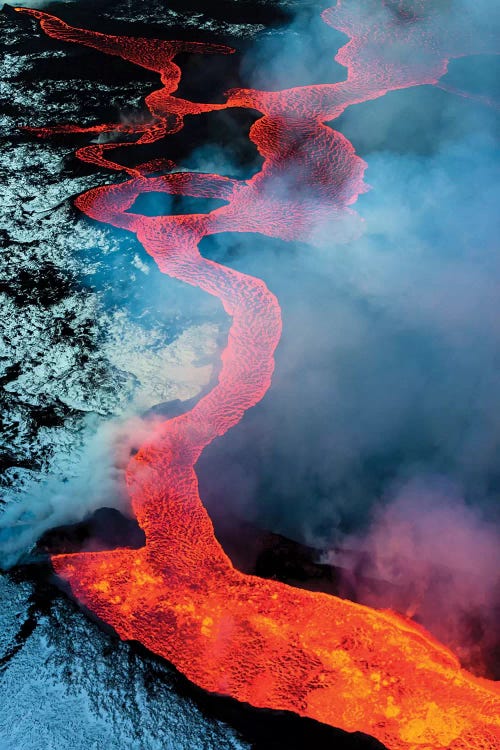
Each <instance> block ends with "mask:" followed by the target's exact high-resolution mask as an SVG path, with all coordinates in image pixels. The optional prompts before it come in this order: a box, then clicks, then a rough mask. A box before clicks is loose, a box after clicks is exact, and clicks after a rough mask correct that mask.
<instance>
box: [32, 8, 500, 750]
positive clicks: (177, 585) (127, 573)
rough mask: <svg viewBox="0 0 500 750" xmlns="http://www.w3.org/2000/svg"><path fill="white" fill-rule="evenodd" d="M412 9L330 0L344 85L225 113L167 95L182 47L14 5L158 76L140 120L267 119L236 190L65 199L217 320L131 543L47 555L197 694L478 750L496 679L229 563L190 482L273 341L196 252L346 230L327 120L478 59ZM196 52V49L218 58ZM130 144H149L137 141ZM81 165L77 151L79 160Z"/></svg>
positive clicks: (341, 152) (147, 476) (341, 166)
mask: <svg viewBox="0 0 500 750" xmlns="http://www.w3.org/2000/svg"><path fill="white" fill-rule="evenodd" d="M374 5H376V6H380V7H385V6H386V5H387V4H386V3H384V2H382V3H375V0H374ZM414 5H415V6H416V8H417V10H418V13H415V14H413V16H412V15H408V14H406V15H404V14H403V16H402V18H400V19H399V20H398V19H397V17H396V21H395V20H394V15H391V14H389V15H388V14H387V13H386V12H385V11H384V12H381V13H379V14H378V15H376V16H375V17H374V18H372V19H371V22H372V23H371V24H366V22H365V21H364V17H363V15H362V14H361V13H359V9H358V13H356V12H355V11H356V7H357V3H356V2H354V0H353V2H351V3H346V2H343V1H340V0H339V2H338V3H337V6H336V7H335V8H332V9H330V10H329V11H325V14H324V15H323V18H324V20H325V21H326V22H327V23H329V24H331V25H332V26H335V28H339V29H340V30H342V31H345V33H347V34H348V36H349V37H350V41H349V42H348V43H347V44H346V45H345V46H344V47H343V48H342V49H341V50H340V51H339V53H338V54H337V58H336V59H337V60H338V61H339V62H342V63H343V64H345V65H346V67H347V69H348V76H347V80H346V81H345V82H341V83H339V84H332V85H322V86H309V87H303V88H299V89H290V90H288V91H282V92H262V91H252V90H249V89H238V90H235V91H232V92H230V93H229V95H228V100H227V102H226V104H224V105H209V104H208V105H199V104H193V103H191V102H187V101H185V100H183V99H179V98H176V97H174V96H172V94H173V92H174V91H175V90H176V88H177V85H178V81H179V77H180V69H179V68H178V67H177V66H176V65H175V64H174V63H173V62H172V57H173V51H175V50H177V49H179V48H178V47H177V46H176V45H179V44H186V43H177V42H160V41H158V40H145V39H132V38H127V37H116V36H110V35H105V34H98V33H97V32H91V31H86V30H82V29H76V28H73V27H70V26H68V25H67V24H64V23H63V22H62V21H60V20H59V19H56V18H54V17H53V16H49V15H47V14H44V13H41V12H40V11H25V12H28V13H30V14H31V15H33V16H35V17H36V18H38V19H39V20H40V21H41V23H42V26H43V28H44V30H45V31H46V33H48V34H49V35H51V36H53V37H55V38H58V39H61V40H65V41H72V42H78V43H82V44H86V45H88V46H91V47H94V48H96V49H99V50H100V51H103V52H106V53H107V54H115V55H119V56H120V57H123V58H124V59H127V60H130V61H132V62H134V63H136V64H139V65H142V66H143V67H147V68H149V69H150V70H155V71H156V72H158V73H159V74H160V77H161V80H162V84H163V88H162V89H160V90H159V91H156V92H153V94H150V95H149V96H148V97H147V98H146V104H147V106H148V108H149V110H150V112H151V115H152V116H153V118H155V122H157V121H158V118H164V120H165V121H166V122H168V121H169V120H168V118H170V117H174V119H175V118H178V119H176V120H175V122H176V123H177V124H176V127H177V126H180V127H182V122H183V117H184V116H185V115H186V114H201V113H202V112H204V111H209V110H210V109H216V108H219V109H220V108H225V107H230V106H247V107H254V108H257V109H258V110H260V111H261V112H262V114H263V117H262V118H261V119H260V120H258V121H257V122H256V123H255V124H254V126H253V127H252V129H251V131H250V138H251V140H252V141H253V142H254V143H255V145H256V146H257V148H258V149H259V152H260V153H261V154H262V156H263V157H264V164H263V167H262V169H261V171H260V172H258V173H257V174H256V175H254V177H252V178H251V179H249V180H242V181H238V180H229V179H228V178H225V177H222V176H219V175H201V174H196V173H186V172H184V173H175V172H174V173H170V174H165V175H163V176H161V177H147V176H146V174H147V170H141V169H138V170H137V171H136V172H134V173H133V174H132V179H128V180H127V181H125V182H123V183H121V184H118V185H104V186H101V187H97V188H94V189H92V190H89V191H87V192H86V193H83V194H82V195H81V196H79V197H78V198H77V199H76V205H77V206H78V207H79V208H80V209H81V210H82V211H83V212H84V213H86V214H87V215H88V216H90V217H92V218H94V219H97V220H99V221H103V222H106V223H109V224H112V225H114V226H118V227H122V228H125V229H128V230H129V231H132V232H134V233H136V235H137V237H138V239H139V240H140V242H141V243H142V245H143V247H144V248H145V250H146V252H148V253H149V254H150V255H151V256H152V257H153V258H154V259H155V260H156V262H157V264H158V266H159V268H160V270H161V271H163V272H164V273H166V274H168V275H170V276H172V277H174V278H176V279H179V280H181V281H183V282H185V283H188V284H191V285H194V286H197V287H199V288H200V289H202V290H203V291H205V292H207V293H209V294H212V295H214V296H216V297H217V298H218V299H220V301H221V303H222V304H223V306H224V309H225V310H226V312H227V314H228V315H229V316H230V317H231V318H232V326H231V329H230V333H229V339H228V345H227V348H226V350H225V351H224V352H223V354H222V367H221V371H220V374H219V379H218V382H217V384H216V386H215V387H214V388H213V389H212V391H211V392H210V393H208V394H207V395H206V396H205V397H204V398H202V399H201V400H200V401H199V402H198V403H197V405H196V406H195V407H194V408H193V409H192V410H191V411H190V412H187V413H185V414H183V415H182V416H180V417H176V418H174V419H171V420H169V421H167V422H165V423H163V424H162V425H160V426H159V427H158V428H157V429H156V431H155V432H154V433H153V434H152V435H151V438H150V440H148V442H147V443H146V444H144V445H143V446H142V447H141V449H140V450H139V452H138V453H137V454H136V455H135V456H134V457H133V458H132V460H131V461H130V464H129V466H128V471H127V482H128V488H129V492H130V496H131V499H132V505H133V509H134V513H135V514H136V516H137V520H138V522H139V524H140V525H141V527H142V528H143V529H144V531H145V535H146V544H145V546H144V547H143V548H141V549H139V550H135V549H134V550H130V549H116V550H113V551H105V552H87V553H78V554H72V555H57V556H54V557H53V565H54V568H55V570H56V572H57V573H58V574H59V575H60V576H61V577H62V578H64V579H65V580H66V581H68V582H69V584H70V585H71V588H72V591H73V593H74V595H75V596H76V597H77V598H78V599H79V600H80V601H81V602H82V603H83V604H84V605H85V606H86V607H87V608H88V609H90V610H91V611H92V612H94V613H95V614H96V615H97V616H98V617H100V618H101V619H102V620H103V621H105V622H107V623H108V624H110V625H111V626H112V627H113V628H114V629H115V630H116V632H117V633H118V634H119V636H120V637H121V638H124V639H135V640H138V641H140V642H142V643H143V644H144V645H145V646H146V647H148V648H149V649H151V650H152V651H153V652H155V653H157V654H159V655H160V656H163V657H165V658H166V659H168V660H169V661H171V662H172V663H173V664H175V666H176V667H177V668H178V669H179V670H180V671H182V672H183V673H184V674H185V675H186V676H187V677H188V678H189V679H190V680H192V681H193V682H195V683H196V684H198V685H200V686H201V687H203V688H204V689H206V690H209V691H213V692H217V693H222V694H225V695H230V696H233V697H235V698H237V699H239V700H241V701H247V702H249V703H251V704H252V705H254V706H258V707H270V708H274V709H281V710H283V709H286V710H291V711H295V712H296V713H298V714H300V715H303V716H309V717H312V718H315V719H318V720H319V721H322V722H325V723H328V724H331V725H333V726H336V727H340V728H342V729H345V730H347V731H363V732H366V733H368V734H371V735H373V736H375V737H377V738H379V739H380V740H381V741H382V742H384V743H385V744H386V745H387V746H388V747H389V748H391V749H392V750H416V748H420V750H437V749H438V748H450V750H464V749H465V748H470V749H471V750H479V748H494V747H496V746H498V743H500V718H499V716H500V696H499V690H498V686H497V685H495V683H492V682H488V681H487V680H482V679H479V678H475V677H473V676H472V675H470V674H469V673H468V672H466V671H465V670H463V669H461V668H460V665H459V663H458V660H457V659H456V657H455V656H454V655H453V654H452V653H451V652H450V651H449V650H448V649H446V648H445V647H444V646H443V645H441V644H439V643H438V642H436V641H435V640H434V639H433V638H432V636H431V635H430V634H429V633H427V632H425V631H424V630H423V629H421V628H420V627H418V626H417V625H416V624H415V623H413V622H411V621H410V620H407V619H404V618H403V617H401V616H399V615H397V614H395V613H392V612H385V611H377V610H373V609H370V608H368V607H364V606H361V605H358V604H354V603H352V602H349V601H347V600H342V599H338V598H336V597H333V596H329V595H326V594H321V593H317V592H309V591H304V590H299V589H294V588H291V587H289V586H286V585H285V584H282V583H279V582H277V581H268V580H262V579H259V578H256V577H254V576H248V575H244V574H242V573H240V572H239V571H237V570H235V569H234V568H233V566H232V564H231V562H230V560H229V559H228V557H227V556H226V554H225V553H224V551H223V549H222V548H221V547H220V545H219V543H218V542H217V540H216V539H215V536H214V531H213V527H212V523H211V521H210V518H209V516H208V514H207V512H206V510H205V508H204V507H203V504H202V501H201V499H200V496H199V491H198V483H197V477H196V473H195V464H196V461H197V460H198V458H199V456H200V454H201V452H202V450H203V448H204V447H205V446H206V445H207V444H209V443H210V442H211V441H212V440H214V439H215V438H216V437H218V436H220V435H222V434H224V433H225V432H226V431H227V430H229V429H230V428H231V427H232V426H233V425H235V424H237V422H238V421H239V420H240V419H241V418H242V416H243V413H244V412H245V411H246V410H247V409H249V408H251V407H252V406H253V405H255V404H256V403H257V402H258V401H259V400H260V399H262V398H263V396H264V395H265V393H266V391H267V389H268V388H269V386H270V382H271V376H272V372H273V366H274V360H273V355H274V350H275V347H276V345H277V343H278V341H279V337H280V332H281V316H280V309H279V305H278V302H277V300H276V298H275V297H274V295H273V294H272V293H271V292H270V291H269V290H268V289H267V287H266V286H265V284H264V283H263V282H262V281H261V280H259V279H256V278H253V277H251V276H248V275H245V274H242V273H238V272H237V271H234V270H232V269H229V268H226V267H223V266H221V265H219V264H217V263H214V262H212V261H209V260H207V259H205V258H203V257H202V256H201V254H200V252H199V242H200V240H201V239H202V238H203V237H205V236H207V235H210V234H214V233H218V232H227V231H238V232H249V231H251V232H257V233H261V234H264V235H268V236H273V237H279V238H281V239H285V240H287V239H288V240H292V239H302V240H306V241H309V242H311V243H314V242H321V241H322V238H323V236H324V235H325V234H326V235H327V236H328V235H329V233H331V232H335V235H336V236H338V234H339V232H340V231H341V228H342V234H344V233H345V221H346V219H348V220H349V223H350V222H354V223H355V222H356V214H355V213H354V212H353V211H352V209H350V208H349V206H350V205H351V204H352V203H354V202H355V201H356V199H357V196H358V195H359V193H360V192H361V191H362V190H363V189H365V186H364V183H363V173H364V169H365V166H366V165H365V163H364V162H363V161H362V160H361V159H360V158H359V157H358V156H356V154H355V152H354V149H353V147H352V145H351V144H350V143H349V142H348V141H347V140H346V139H345V138H344V137H343V136H342V135H341V134H340V133H336V132H335V131H333V130H332V129H331V128H329V127H327V126H325V125H324V120H325V119H327V118H328V117H331V116H332V112H333V113H336V114H338V113H339V112H340V111H342V110H343V109H344V108H345V107H346V106H349V105H350V104H354V103H356V102H359V101H365V100H367V99H370V98H374V97H376V96H382V95H383V94H384V93H385V92H386V91H388V90H392V89H396V88H405V87H407V86H412V85H417V84H420V83H437V81H438V80H439V78H440V76H441V75H443V72H445V71H446V65H447V60H448V59H449V58H450V57H453V56H460V55H461V54H466V53H470V51H471V50H472V49H474V50H475V49H477V43H474V44H475V45H476V46H474V44H473V43H472V41H471V40H470V39H469V38H468V37H466V36H465V37H464V36H463V35H462V36H460V35H459V34H457V33H455V32H454V31H453V29H452V30H451V32H450V31H447V32H444V31H443V30H442V29H441V28H440V27H439V25H438V24H436V17H437V16H436V14H435V13H434V11H433V7H434V6H432V4H430V3H426V2H424V1H423V0H415V3H414ZM380 7H379V9H380ZM391 7H392V4H391ZM353 9H354V10H353ZM391 13H392V11H391ZM452 32H453V33H452ZM395 37H397V38H398V39H401V38H403V41H404V43H405V45H406V47H405V49H407V53H408V54H407V55H405V57H404V59H403V60H401V59H400V57H401V56H400V45H398V54H397V55H396V54H392V53H391V42H392V41H393V40H394V38H395ZM489 44H490V42H489V41H488V44H486V45H485V46H488V45H489ZM202 47H203V49H202V50H201V49H196V50H194V47H193V49H192V51H203V52H207V51H221V50H220V48H216V47H215V46H214V48H213V50H210V49H209V48H210V45H202ZM422 49H423V50H424V54H422ZM415 50H418V52H419V54H418V55H416V56H415V59H416V60H417V62H416V63H414V62H412V59H413V58H412V54H413V53H414V52H415ZM75 132H80V131H77V130H75ZM137 132H139V129H138V131H137ZM141 132H142V136H141V138H142V137H145V136H146V134H147V132H148V129H147V128H146V130H142V131H141ZM164 132H167V130H165V131H164ZM168 132H170V131H168ZM46 134H49V130H47V132H46ZM151 137H156V136H155V134H152V136H151ZM114 146H115V147H116V146H117V144H114ZM299 146H300V148H299ZM88 155H89V152H88V151H87V152H86V151H85V150H84V149H82V150H80V158H83V159H87V156H88ZM101 155H102V154H101ZM110 165H111V167H112V168H115V169H116V168H120V165H118V164H116V163H114V162H111V163H110ZM148 191H164V192H169V193H177V194H183V195H192V196H198V197H199V196H206V197H218V198H222V199H224V200H225V201H226V205H225V206H222V207H221V208H218V209H216V210H214V211H212V212H210V213H208V214H193V215H188V216H164V217H146V216H142V215H140V214H137V213H134V212H133V206H134V203H135V201H136V199H137V197H138V196H139V195H140V194H141V193H144V192H148ZM358 229H359V228H358ZM354 231H356V227H355V228H354ZM347 235H349V231H348V232H347Z"/></svg>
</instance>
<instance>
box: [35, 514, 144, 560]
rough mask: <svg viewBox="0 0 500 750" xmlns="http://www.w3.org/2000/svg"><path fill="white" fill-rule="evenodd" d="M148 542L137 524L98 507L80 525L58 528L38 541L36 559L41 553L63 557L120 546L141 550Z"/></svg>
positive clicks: (130, 519) (47, 532) (132, 520)
mask: <svg viewBox="0 0 500 750" xmlns="http://www.w3.org/2000/svg"><path fill="white" fill-rule="evenodd" d="M145 542H146V538H145V536H144V532H143V531H142V529H141V528H140V526H139V525H138V523H137V521H136V520H135V518H134V519H132V518H127V517H125V516H124V515H123V514H122V513H120V511H118V510H115V509H114V508H99V510H96V511H95V512H94V513H93V514H92V515H91V516H90V517H89V518H87V519H86V520H85V521H82V522H81V523H76V524H68V525H66V526H58V527H57V528H54V529H51V530H50V531H46V532H45V533H44V534H43V536H42V537H41V538H40V539H39V541H38V543H37V546H36V549H35V552H34V558H35V559H36V558H37V556H38V555H40V554H42V555H44V554H50V555H54V554H64V553H72V552H79V551H81V550H82V549H84V550H93V551H96V550H106V549H116V548H117V547H128V548H131V549H139V547H143V546H144V544H145Z"/></svg>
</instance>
